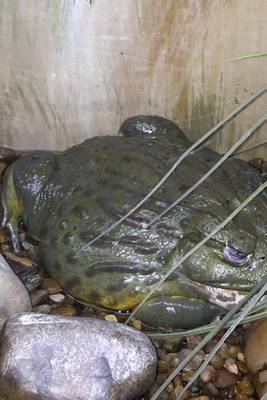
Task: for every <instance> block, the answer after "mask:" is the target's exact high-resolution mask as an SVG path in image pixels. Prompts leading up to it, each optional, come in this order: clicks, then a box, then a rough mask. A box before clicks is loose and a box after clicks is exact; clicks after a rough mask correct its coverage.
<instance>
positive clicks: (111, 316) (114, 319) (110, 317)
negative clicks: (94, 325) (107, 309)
mask: <svg viewBox="0 0 267 400" xmlns="http://www.w3.org/2000/svg"><path fill="white" fill-rule="evenodd" d="M105 320H106V321H112V322H118V319H117V317H116V315H114V314H107V315H105Z"/></svg>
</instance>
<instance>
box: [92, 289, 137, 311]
mask: <svg viewBox="0 0 267 400" xmlns="http://www.w3.org/2000/svg"><path fill="white" fill-rule="evenodd" d="M143 297H144V295H143V294H140V293H139V294H132V295H130V296H129V297H128V296H127V297H125V298H123V297H122V298H120V297H119V296H118V298H117V299H116V298H115V297H114V296H110V295H105V296H103V297H101V300H100V302H99V303H100V304H101V305H102V306H104V307H107V308H111V309H113V310H130V309H131V308H133V307H135V306H136V305H137V304H139V303H140V301H141V300H142V299H143Z"/></svg>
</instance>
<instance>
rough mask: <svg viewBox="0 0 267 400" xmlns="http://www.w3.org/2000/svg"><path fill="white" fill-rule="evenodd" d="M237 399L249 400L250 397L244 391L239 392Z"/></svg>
mask: <svg viewBox="0 0 267 400" xmlns="http://www.w3.org/2000/svg"><path fill="white" fill-rule="evenodd" d="M235 400H249V397H248V396H247V395H246V394H244V393H237V394H236V396H235Z"/></svg>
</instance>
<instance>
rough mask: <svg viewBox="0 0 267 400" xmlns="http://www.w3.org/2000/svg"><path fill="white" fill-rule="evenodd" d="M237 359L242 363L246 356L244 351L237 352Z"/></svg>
mask: <svg viewBox="0 0 267 400" xmlns="http://www.w3.org/2000/svg"><path fill="white" fill-rule="evenodd" d="M236 358H237V359H238V360H239V361H241V362H242V363H244V362H245V361H246V357H245V354H244V353H241V352H240V353H237V357H236Z"/></svg>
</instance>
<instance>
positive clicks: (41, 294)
mask: <svg viewBox="0 0 267 400" xmlns="http://www.w3.org/2000/svg"><path fill="white" fill-rule="evenodd" d="M46 296H47V292H46V290H43V289H40V290H35V291H34V292H32V293H31V301H32V305H33V307H35V306H38V305H39V304H40V303H41V301H42V300H43V299H44V298H45V297H46Z"/></svg>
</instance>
